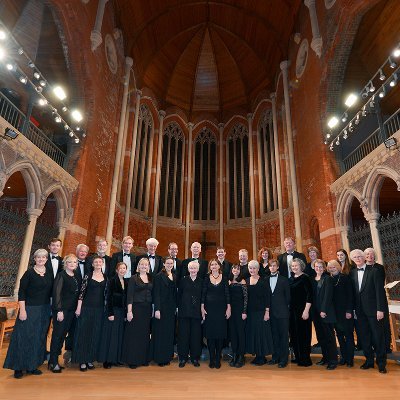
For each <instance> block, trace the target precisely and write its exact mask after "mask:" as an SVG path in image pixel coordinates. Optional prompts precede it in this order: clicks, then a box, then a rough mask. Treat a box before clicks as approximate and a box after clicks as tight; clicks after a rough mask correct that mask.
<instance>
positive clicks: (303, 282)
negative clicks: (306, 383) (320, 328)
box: [289, 258, 313, 367]
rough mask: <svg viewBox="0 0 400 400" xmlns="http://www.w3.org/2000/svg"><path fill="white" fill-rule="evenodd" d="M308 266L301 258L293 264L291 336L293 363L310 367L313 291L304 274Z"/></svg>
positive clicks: (290, 281)
mask: <svg viewBox="0 0 400 400" xmlns="http://www.w3.org/2000/svg"><path fill="white" fill-rule="evenodd" d="M305 268H306V264H305V263H304V261H303V260H302V259H300V258H294V259H293V262H292V266H291V269H292V272H293V276H292V277H291V278H290V279H289V284H290V317H289V335H290V343H291V345H292V347H293V352H294V355H295V359H294V360H292V362H294V363H297V365H298V366H301V367H309V366H311V365H312V361H311V357H310V354H311V318H310V308H311V304H312V297H313V290H312V285H311V280H310V278H309V276H307V275H306V274H304V272H303V271H304V270H305Z"/></svg>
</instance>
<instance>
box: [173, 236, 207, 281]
mask: <svg viewBox="0 0 400 400" xmlns="http://www.w3.org/2000/svg"><path fill="white" fill-rule="evenodd" d="M190 252H191V253H192V257H190V258H186V259H184V260H183V261H182V268H181V269H180V274H179V276H178V281H180V280H181V279H182V278H184V277H185V276H188V275H189V271H188V265H189V263H190V261H197V262H198V263H199V272H198V275H199V277H200V278H201V279H204V277H205V276H206V275H207V271H208V263H207V261H206V260H204V259H202V258H200V253H201V244H200V243H199V242H193V243H192V245H191V246H190Z"/></svg>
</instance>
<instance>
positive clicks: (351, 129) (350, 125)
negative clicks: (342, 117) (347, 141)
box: [349, 122, 354, 132]
mask: <svg viewBox="0 0 400 400" xmlns="http://www.w3.org/2000/svg"><path fill="white" fill-rule="evenodd" d="M353 131H354V128H353V123H352V122H350V124H349V132H353Z"/></svg>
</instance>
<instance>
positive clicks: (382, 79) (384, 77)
mask: <svg viewBox="0 0 400 400" xmlns="http://www.w3.org/2000/svg"><path fill="white" fill-rule="evenodd" d="M385 79H386V76H385V74H384V73H383V71H382V70H381V69H380V70H379V80H381V81H384V80H385Z"/></svg>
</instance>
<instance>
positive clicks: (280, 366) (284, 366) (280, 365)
mask: <svg viewBox="0 0 400 400" xmlns="http://www.w3.org/2000/svg"><path fill="white" fill-rule="evenodd" d="M286 367H287V363H279V364H278V368H286Z"/></svg>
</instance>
